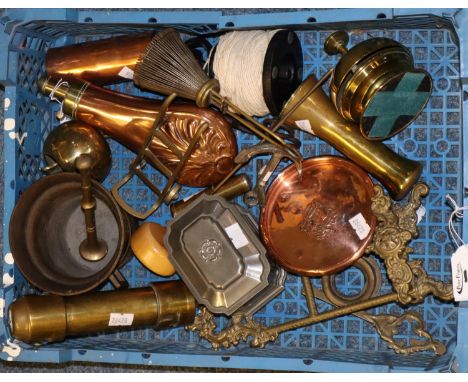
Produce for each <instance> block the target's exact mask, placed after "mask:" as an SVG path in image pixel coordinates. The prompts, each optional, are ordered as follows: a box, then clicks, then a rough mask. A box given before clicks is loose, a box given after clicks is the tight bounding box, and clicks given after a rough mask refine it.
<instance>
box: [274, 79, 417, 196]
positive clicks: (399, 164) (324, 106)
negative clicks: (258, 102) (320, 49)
mask: <svg viewBox="0 0 468 382" xmlns="http://www.w3.org/2000/svg"><path fill="white" fill-rule="evenodd" d="M329 73H330V72H329ZM323 80H324V78H322V79H321V80H320V81H317V79H316V78H315V77H314V76H313V75H311V76H310V77H309V78H307V79H306V80H305V81H304V82H303V83H302V84H301V86H299V88H298V89H297V90H296V92H295V93H294V94H293V95H292V96H291V98H290V99H289V100H288V102H287V103H286V104H285V106H284V108H283V111H282V113H281V115H280V120H281V121H285V123H286V124H287V125H290V126H293V127H298V128H300V129H301V130H304V131H306V132H308V133H312V134H315V135H317V136H318V137H319V138H321V139H323V140H325V141H326V142H328V143H329V144H330V145H332V146H333V147H335V148H336V149H337V150H338V151H340V152H341V153H342V154H344V155H345V156H346V157H348V158H349V159H351V160H352V161H354V162H355V163H356V164H358V165H359V166H361V167H362V168H363V169H364V170H365V171H367V172H368V173H370V174H371V175H373V176H374V177H375V178H377V180H379V181H380V182H381V183H382V184H383V185H384V187H385V188H386V189H387V190H388V192H389V193H390V195H391V196H392V198H393V199H395V200H399V199H402V198H403V197H404V196H405V195H406V194H407V193H408V192H409V191H410V190H411V189H412V188H413V186H414V184H415V183H416V182H417V180H418V179H419V176H420V175H421V170H422V168H421V164H420V163H419V162H416V161H413V160H410V159H407V158H404V157H402V156H400V155H398V154H396V153H395V152H393V151H392V150H390V149H389V148H388V147H387V146H385V145H384V144H383V143H381V142H379V141H370V140H367V139H366V138H365V137H364V136H363V135H362V134H361V132H360V130H359V126H358V125H357V124H355V123H353V122H350V121H347V120H345V119H344V118H343V117H342V116H341V115H340V114H339V113H338V112H337V111H336V109H335V107H334V105H333V104H332V102H331V101H330V99H329V98H328V97H327V95H326V94H325V92H324V91H323V90H322V89H320V88H319V87H317V84H318V83H321V82H322V81H323Z"/></svg>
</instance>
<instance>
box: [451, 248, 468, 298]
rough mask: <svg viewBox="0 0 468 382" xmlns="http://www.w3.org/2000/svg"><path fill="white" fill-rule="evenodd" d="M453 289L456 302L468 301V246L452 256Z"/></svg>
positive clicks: (459, 249)
mask: <svg viewBox="0 0 468 382" xmlns="http://www.w3.org/2000/svg"><path fill="white" fill-rule="evenodd" d="M452 287H453V298H454V299H455V301H468V245H462V246H461V247H460V248H458V249H457V250H456V251H455V253H454V254H453V255H452Z"/></svg>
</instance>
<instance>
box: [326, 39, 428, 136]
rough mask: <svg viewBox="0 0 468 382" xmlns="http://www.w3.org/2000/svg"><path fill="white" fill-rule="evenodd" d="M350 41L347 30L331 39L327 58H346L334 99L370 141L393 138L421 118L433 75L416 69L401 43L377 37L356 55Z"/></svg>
mask: <svg viewBox="0 0 468 382" xmlns="http://www.w3.org/2000/svg"><path fill="white" fill-rule="evenodd" d="M348 42H349V35H348V34H347V33H346V32H344V31H338V32H335V33H332V34H331V35H330V36H328V38H327V39H326V40H325V44H324V50H325V52H326V53H327V54H329V55H335V54H341V55H342V57H341V59H340V61H339V62H338V64H337V65H336V67H335V69H334V71H333V75H332V79H331V81H330V96H331V99H332V101H333V103H334V105H335V107H336V109H337V110H338V112H339V113H340V114H341V115H342V116H343V117H344V118H345V119H347V120H349V121H353V122H355V123H357V124H359V126H360V130H361V133H362V134H363V135H364V136H365V137H366V138H367V139H370V140H385V139H388V138H390V137H392V136H393V135H395V134H397V133H399V132H400V131H402V130H403V129H404V128H405V127H407V126H408V125H409V124H410V123H411V122H413V121H414V120H415V119H416V118H417V117H418V115H419V114H420V113H421V111H422V109H423V108H424V106H425V105H426V103H427V101H428V99H429V97H430V95H431V91H432V79H431V76H430V75H429V73H427V72H426V71H425V70H423V69H417V68H415V66H414V61H413V57H412V55H411V52H410V51H409V49H408V48H406V47H405V46H403V45H401V44H400V43H399V42H397V41H394V40H392V39H389V38H384V37H377V38H371V39H369V40H366V41H363V42H361V43H359V44H357V45H355V46H354V47H352V48H351V49H350V50H348V49H347V48H346V46H347V45H348Z"/></svg>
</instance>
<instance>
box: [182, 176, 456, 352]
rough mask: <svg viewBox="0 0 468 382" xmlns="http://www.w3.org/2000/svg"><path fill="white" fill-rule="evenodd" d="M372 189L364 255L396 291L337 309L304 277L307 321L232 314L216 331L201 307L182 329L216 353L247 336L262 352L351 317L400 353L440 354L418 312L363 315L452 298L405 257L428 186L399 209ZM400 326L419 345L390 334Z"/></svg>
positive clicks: (443, 286) (379, 190)
mask: <svg viewBox="0 0 468 382" xmlns="http://www.w3.org/2000/svg"><path fill="white" fill-rule="evenodd" d="M374 190H375V196H374V198H373V199H372V210H373V212H374V213H375V215H376V216H377V221H378V224H377V227H376V230H375V233H374V237H373V241H372V243H371V244H370V245H369V246H368V248H367V249H366V253H368V254H369V253H374V254H376V255H377V256H379V257H380V258H381V259H382V260H384V262H385V267H386V269H387V274H388V276H389V279H390V281H391V283H392V286H393V289H394V290H395V292H393V293H389V294H385V295H380V296H375V297H370V298H359V299H358V300H354V302H353V303H350V304H346V305H341V303H340V304H338V303H337V302H338V301H334V302H335V303H334V302H333V301H330V298H329V297H330V293H325V291H323V290H319V289H318V288H315V287H313V285H312V283H311V281H310V279H309V278H308V277H302V285H303V292H304V294H305V299H306V302H307V306H308V309H309V314H308V316H307V317H304V318H299V319H295V320H291V321H289V322H286V323H283V324H280V325H274V326H263V325H261V324H259V323H258V322H256V321H254V319H253V318H252V316H243V315H234V316H233V317H232V319H231V322H230V324H229V326H227V327H226V328H225V329H223V330H221V331H218V332H216V333H215V330H216V324H215V322H214V316H213V315H212V314H211V313H210V312H209V311H208V310H207V309H206V308H204V307H203V308H202V309H201V311H200V313H199V314H198V315H197V317H196V318H195V322H194V323H193V324H192V325H189V326H187V327H186V329H188V330H191V331H194V332H198V334H199V336H200V337H201V338H204V339H206V340H208V341H209V342H210V343H211V344H212V346H213V348H214V349H216V350H217V349H219V348H220V347H221V346H222V347H224V348H229V347H230V346H233V345H237V344H238V343H239V342H240V341H241V340H242V341H244V342H247V341H248V340H249V338H250V346H252V347H261V348H262V347H264V346H265V345H266V344H267V343H268V342H273V341H275V340H276V339H277V338H278V335H279V334H281V333H283V332H286V331H290V330H294V329H298V328H302V327H305V326H309V325H312V324H316V323H318V322H323V321H327V320H331V319H334V318H337V317H340V316H344V315H348V314H354V315H355V316H357V317H360V318H362V319H364V320H366V321H368V322H370V323H371V324H373V325H374V327H375V328H376V330H377V332H378V333H379V335H380V336H381V337H382V339H383V340H384V341H385V342H387V344H388V345H389V347H390V348H392V349H393V350H394V351H395V352H397V353H399V354H404V355H408V354H411V353H414V352H418V351H426V350H432V351H434V352H435V353H436V354H437V355H441V354H443V353H445V351H446V347H445V345H444V344H442V343H440V342H438V341H436V340H434V339H433V338H432V336H431V335H430V334H429V333H428V332H427V331H426V330H425V329H424V323H423V320H422V318H421V317H420V316H419V315H418V314H417V313H415V312H405V313H404V314H403V315H401V316H394V315H371V314H369V313H367V312H365V310H367V309H371V308H375V307H377V306H380V305H386V304H389V303H392V302H397V303H399V304H403V305H408V304H418V303H421V302H422V301H423V300H424V298H425V297H426V296H427V295H429V294H432V295H433V296H434V297H437V298H439V299H440V300H443V301H451V300H453V294H452V286H451V284H449V283H444V282H441V281H437V280H434V279H433V278H431V277H430V276H428V275H427V273H426V271H425V270H424V268H423V267H422V265H421V262H420V261H418V260H413V261H409V260H408V255H409V254H410V253H411V252H412V251H413V250H412V248H411V247H409V246H408V243H409V242H410V240H411V239H413V238H416V237H417V236H418V231H417V227H416V224H417V215H416V210H417V209H418V208H419V206H420V205H421V197H424V196H426V195H427V194H428V192H429V187H428V186H427V185H426V184H424V183H418V184H417V185H416V186H415V187H414V188H413V190H412V192H411V196H410V201H409V202H408V204H406V205H404V206H402V205H398V204H392V200H391V199H390V197H389V196H387V195H385V194H384V192H383V189H382V187H380V186H378V185H376V186H375V187H374ZM368 281H372V280H368ZM374 281H375V280H374ZM327 295H328V296H327ZM315 298H319V299H320V300H323V301H326V302H328V303H330V304H331V305H335V306H336V307H335V308H334V309H332V310H327V311H325V312H318V310H317V306H316V304H315ZM404 322H415V323H416V324H415V325H414V326H413V330H414V332H415V334H417V335H418V336H419V337H421V340H420V341H419V340H418V341H412V342H410V344H409V345H408V346H405V344H403V343H400V342H398V340H397V339H396V338H395V335H396V334H397V333H398V328H399V327H400V326H401V325H402V324H403V323H404Z"/></svg>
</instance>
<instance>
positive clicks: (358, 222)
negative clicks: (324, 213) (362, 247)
mask: <svg viewBox="0 0 468 382" xmlns="http://www.w3.org/2000/svg"><path fill="white" fill-rule="evenodd" d="M349 224H351V227H353V229H354V231H355V232H356V234H357V235H358V237H359V239H360V240H363V239H365V238H366V237H367V235H369V232H370V230H371V228H370V226H369V224H367V222H366V219H365V218H364V216H362V214H361V213H360V212H359V213H358V214H357V215H356V216H354V217H352V218H351V219H349Z"/></svg>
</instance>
